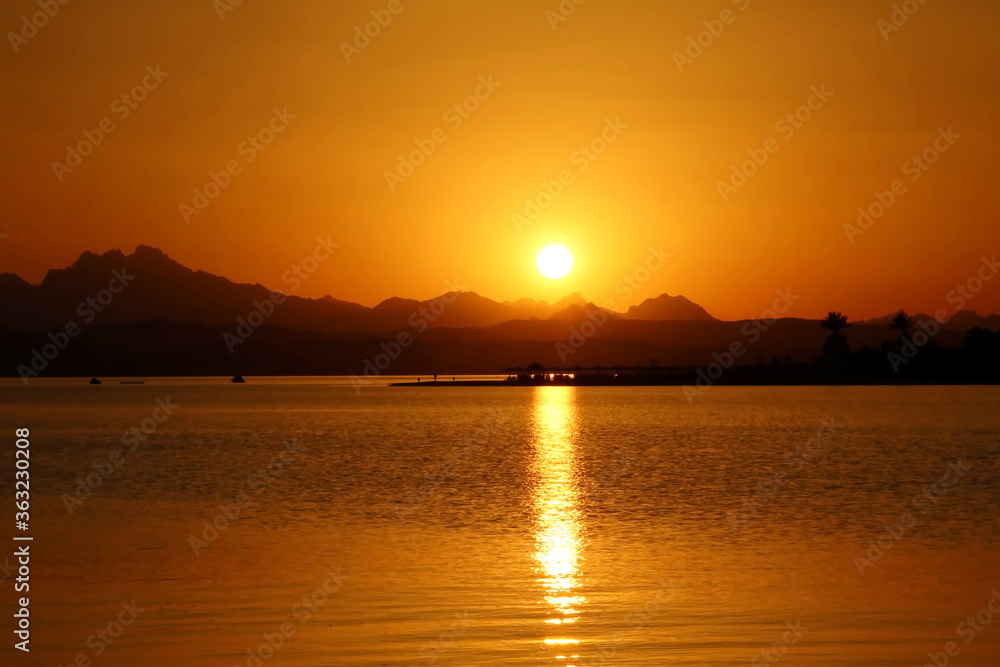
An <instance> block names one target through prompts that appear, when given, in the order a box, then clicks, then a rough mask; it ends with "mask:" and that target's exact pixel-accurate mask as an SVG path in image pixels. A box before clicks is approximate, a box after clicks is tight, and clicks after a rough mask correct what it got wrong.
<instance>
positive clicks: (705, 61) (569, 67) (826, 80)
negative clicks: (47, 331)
mask: <svg viewBox="0 0 1000 667" xmlns="http://www.w3.org/2000/svg"><path fill="white" fill-rule="evenodd" d="M893 4H894V3H893V2H889V1H885V2H881V1H880V2H877V3H865V2H861V1H860V0H850V1H848V2H839V3H835V4H832V3H819V4H816V5H810V6H808V7H805V6H803V5H801V4H796V3H793V2H791V1H790V0H784V1H780V2H773V3H768V4H763V3H756V2H749V1H744V0H739V1H738V2H721V1H720V2H692V3H683V4H681V3H654V2H651V1H649V0H641V1H637V2H635V3H632V4H630V5H629V6H627V7H622V6H619V5H615V4H609V3H596V2H593V3H584V4H582V5H580V6H578V7H577V8H576V10H575V11H574V12H573V13H572V14H571V15H568V16H561V18H562V19H565V20H561V19H553V14H552V12H553V11H554V10H556V11H557V10H558V6H559V3H558V2H555V1H545V0H515V1H513V2H510V3H505V4H504V5H502V6H495V7H493V6H486V5H482V4H477V3H468V2H446V3H431V2H421V3H412V4H411V3H410V2H405V1H404V2H401V4H400V5H399V6H400V7H402V9H401V10H400V12H399V13H398V14H394V15H393V16H392V19H391V21H390V22H389V23H388V24H387V25H386V26H384V27H383V28H381V29H380V30H379V32H378V34H377V35H376V36H375V37H373V38H371V39H370V41H369V43H367V45H365V46H363V48H357V47H352V46H351V44H352V42H353V43H360V42H363V40H361V39H358V38H357V37H356V35H357V33H356V31H355V29H356V28H358V27H359V26H364V25H365V24H366V23H367V22H370V21H371V20H373V19H372V12H373V11H374V12H379V11H381V10H382V9H384V6H385V5H384V3H374V4H373V3H370V2H363V1H354V0H352V1H350V2H341V3H337V4H336V5H335V6H334V5H327V4H325V3H320V2H314V1H307V2H300V3H294V4H291V3H289V4H287V5H282V6H274V5H266V4H263V3H242V4H240V5H238V6H235V7H232V8H231V11H225V12H223V13H221V15H219V14H218V11H217V9H216V7H215V6H214V5H213V3H211V2H208V1H206V0H181V1H179V2H177V3H173V4H171V5H169V6H167V5H160V6H150V7H143V8H141V9H140V8H137V7H135V6H134V5H132V4H130V3H126V2H124V1H123V0H111V1H109V2H106V3H102V5H101V7H100V8H87V9H86V10H84V9H83V5H79V6H78V5H76V4H75V3H69V4H66V5H60V8H59V12H58V14H56V15H55V16H53V17H52V18H51V19H50V20H49V21H48V22H47V24H46V25H45V26H44V27H43V28H41V29H39V30H37V34H35V35H33V36H31V37H30V38H29V39H25V40H24V41H23V43H22V42H19V41H17V40H15V42H16V43H12V44H11V47H12V48H11V50H10V51H8V53H7V56H6V58H7V62H8V67H7V68H6V69H5V73H4V76H5V81H6V82H7V87H8V91H9V92H8V94H9V96H10V98H11V99H17V100H18V101H19V103H18V104H10V105H5V107H4V108H3V110H0V139H2V141H3V144H4V146H5V147H6V150H7V152H8V159H7V160H5V161H4V162H3V165H2V166H0V169H2V171H0V173H2V176H3V178H2V185H0V188H2V190H0V191H2V193H3V195H4V198H5V201H7V202H8V205H7V215H6V216H5V217H6V220H5V223H4V224H3V227H2V228H0V233H4V234H6V237H4V238H3V239H2V241H0V271H9V272H14V273H17V274H18V275H21V276H23V277H24V278H26V279H27V280H29V281H31V282H36V283H37V282H38V281H40V280H41V279H42V277H43V276H44V274H45V272H46V271H47V270H48V269H51V268H56V267H62V266H67V265H69V264H71V263H72V262H73V261H74V259H75V258H76V257H77V256H79V254H80V253H81V252H83V251H88V250H89V251H95V252H104V251H106V250H108V249H111V248H122V249H126V248H132V247H135V246H136V245H138V244H149V245H152V246H155V247H158V248H162V249H163V250H164V251H165V252H166V253H167V254H169V255H170V256H171V257H172V258H174V259H176V260H177V261H179V262H180V263H182V264H184V265H185V266H190V267H193V268H199V269H202V270H205V271H208V272H211V273H214V274H218V275H224V276H226V277H228V278H230V279H232V280H234V281H237V282H247V283H256V282H259V283H262V284H266V285H272V284H278V283H280V280H281V276H282V274H283V273H284V272H285V271H286V270H288V268H289V267H290V266H293V265H294V264H296V263H298V262H300V261H301V260H302V259H303V258H304V257H306V256H308V255H309V254H310V253H311V252H312V249H313V247H314V246H315V244H316V239H317V238H318V237H323V238H326V237H329V238H331V239H332V241H333V242H335V243H338V244H340V247H339V248H338V249H337V251H336V253H335V255H334V256H333V257H332V258H331V259H330V260H329V261H327V262H325V263H323V265H322V266H321V267H320V269H319V271H317V272H316V274H315V275H314V276H313V277H312V279H311V280H310V281H308V282H306V283H304V284H303V285H302V287H301V290H300V291H298V292H297V293H298V294H299V295H300V296H308V297H321V296H323V295H325V294H330V295H332V296H335V297H336V298H339V299H345V300H349V301H354V302H357V303H361V304H367V305H372V304H375V303H378V302H379V301H381V300H383V299H385V298H387V297H389V296H394V295H399V296H407V297H412V298H429V297H432V296H435V295H437V294H440V293H441V292H442V291H443V289H444V285H445V281H447V280H453V279H455V278H456V277H458V278H459V279H460V280H461V281H462V282H463V283H464V284H466V285H468V286H469V289H471V290H473V291H476V292H477V293H479V294H482V295H484V296H488V297H490V298H493V299H497V300H501V301H513V300H516V299H519V298H522V297H529V298H534V299H540V300H546V301H549V302H552V301H554V300H558V299H559V298H561V297H563V296H565V295H566V294H571V293H574V292H580V293H581V294H583V295H584V296H585V298H587V299H588V300H590V301H593V302H595V303H598V304H601V303H603V302H604V301H605V300H607V299H616V300H617V302H616V307H617V309H620V310H625V309H627V308H628V306H630V305H636V304H638V303H640V302H641V301H643V300H644V299H646V298H650V297H654V296H657V295H659V294H661V293H669V294H682V295H684V296H686V297H687V298H689V299H690V300H692V301H693V302H695V303H698V304H699V305H701V306H703V307H704V308H706V309H707V310H708V311H709V312H710V313H712V314H713V315H714V316H716V317H719V318H720V319H726V320H735V319H742V318H752V317H757V316H759V314H760V313H761V311H762V310H763V309H765V308H767V307H768V306H769V305H770V303H771V302H772V301H773V298H774V293H775V290H777V289H786V288H788V289H791V290H793V291H794V292H796V293H797V294H800V295H801V299H800V300H799V301H798V302H797V303H796V304H795V308H794V309H793V310H792V311H791V312H789V316H792V317H806V318H820V317H822V316H823V315H825V314H826V313H827V312H828V311H830V310H839V311H842V312H844V313H846V314H847V315H849V316H850V317H851V318H852V319H866V318H871V317H878V316H882V315H885V314H886V313H890V312H895V311H897V310H898V309H900V308H904V309H906V310H907V311H909V312H913V313H917V312H926V313H933V312H935V311H936V310H938V309H941V308H948V307H949V304H948V302H947V295H948V293H949V292H950V291H951V290H953V289H955V287H956V285H958V284H960V283H963V284H964V283H965V282H966V281H967V280H969V279H970V278H971V277H973V276H975V275H976V272H977V271H978V270H979V269H980V267H981V265H982V262H983V259H982V258H983V257H984V256H985V257H987V258H989V257H992V256H993V253H994V252H995V250H996V249H997V248H996V246H997V245H998V244H997V240H998V239H997V234H996V222H995V221H996V219H997V216H998V214H1000V198H998V194H997V191H996V189H995V188H994V187H993V184H994V183H995V182H996V180H997V176H998V166H997V164H996V160H995V158H994V156H995V153H996V138H995V134H994V130H993V125H992V123H993V119H995V118H996V117H997V116H998V112H1000V99H998V96H1000V93H998V88H997V85H996V82H995V72H994V71H993V65H994V63H995V62H997V60H998V56H1000V45H998V44H997V41H996V39H995V37H994V35H993V32H994V30H993V27H994V26H995V25H997V22H998V19H1000V7H998V6H997V5H996V3H989V2H986V1H985V0H983V1H979V0H968V1H966V2H961V3H951V4H944V3H926V4H923V5H921V6H920V8H919V11H918V12H917V13H915V14H914V15H913V16H911V17H909V18H908V19H907V20H906V22H905V24H903V25H901V26H899V27H898V29H892V30H888V31H887V30H886V29H885V27H884V25H885V24H884V21H885V20H887V19H889V17H890V16H891V15H892V12H893ZM35 9H37V8H36V6H35V4H34V3H21V2H18V3H8V4H6V5H5V6H4V7H3V8H0V25H3V26H6V28H7V31H10V33H11V34H15V33H17V32H18V31H19V30H20V26H22V19H23V17H24V16H25V15H26V13H30V12H31V11H35ZM723 11H730V12H731V16H732V17H734V18H733V19H732V21H730V22H729V23H727V24H725V25H724V27H723V29H722V32H721V34H719V35H718V36H717V37H713V38H712V40H711V42H710V43H709V44H708V46H704V47H697V46H695V47H691V43H692V42H691V41H689V38H690V39H693V38H694V37H695V36H697V35H699V33H701V32H702V31H704V30H706V25H714V26H716V28H717V29H718V25H719V24H718V23H713V22H715V21H716V20H717V19H718V17H719V16H720V12H723ZM729 16H730V15H727V17H729ZM706 22H708V23H706ZM880 22H883V23H881V24H880ZM153 25H155V26H156V30H150V29H149V28H150V26H153ZM476 26H480V27H482V28H483V29H481V30H480V29H476ZM880 26H881V27H880ZM487 28H488V29H487ZM8 39H10V38H8ZM844 44H850V45H851V46H850V48H849V49H844V48H843V45H844ZM345 45H346V46H345ZM355 50H356V51H357V52H355ZM67 54H72V55H71V56H68V55H67ZM685 54H686V55H685ZM691 56H693V57H691ZM688 60H690V62H688ZM11 65H16V67H14V66H11ZM776 73H780V76H776ZM136 86H142V87H143V91H144V92H140V93H139V94H137V95H134V97H135V98H136V99H135V100H133V99H132V96H130V95H131V92H130V91H134V90H135V87H136ZM930 91H933V93H932V92H930ZM123 96H126V97H125V98H123ZM139 97H142V100H141V101H136V100H138V98H139ZM456 105H459V107H458V109H456ZM462 105H465V107H464V108H463V107H462ZM803 105H805V106H803ZM810 107H811V108H810ZM802 109H805V111H802ZM796 113H798V114H799V119H800V120H795V114H796ZM789 114H792V116H791V120H789ZM802 118H805V119H806V120H804V121H802V120H801V119H802ZM104 119H108V123H109V124H106V125H105V127H111V128H112V129H111V130H110V131H109V132H103V131H101V132H99V133H97V134H95V132H97V131H98V129H99V128H100V127H101V123H102V121H103V120H104ZM265 129H267V130H268V132H269V133H270V134H268V132H265V133H264V135H261V134H260V133H261V132H262V131H264V130H265ZM88 136H89V137H100V141H99V142H97V145H95V146H93V148H92V152H91V153H90V154H89V155H87V156H84V157H82V158H81V159H80V160H79V163H78V166H74V167H68V166H67V165H69V164H71V162H72V161H71V157H70V156H69V155H68V152H67V146H78V145H79V144H80V142H84V141H87V137H88ZM260 136H263V137H264V138H265V139H270V141H269V142H267V141H264V142H262V141H258V140H255V139H254V138H259V137H260ZM435 137H436V138H435ZM769 140H773V142H772V143H768V142H769ZM428 141H430V142H431V143H430V144H428ZM588 144H592V145H591V147H590V148H589V149H588V148H586V146H587V145H588ZM421 146H424V147H427V146H431V147H432V150H431V149H427V150H426V152H427V154H426V155H425V156H424V157H423V158H422V159H420V160H419V161H420V162H422V164H421V165H420V166H416V167H413V168H412V173H411V171H410V169H409V168H408V167H403V166H401V164H400V159H401V158H400V156H401V155H405V156H409V155H411V154H412V153H413V152H414V151H418V150H422V149H421V148H420V147H421ZM767 146H770V147H771V148H774V147H775V146H776V147H777V148H775V149H774V150H773V151H771V152H770V153H767V151H765V153H761V151H762V150H764V149H765V147H767ZM935 146H936V147H937V148H933V147H935ZM598 149H600V150H598ZM932 149H933V150H932ZM767 150H769V151H770V150H771V149H770V148H769V149H767ZM927 150H932V153H933V152H934V151H937V154H936V156H935V158H934V161H933V163H932V164H926V165H924V166H926V167H927V168H926V169H924V168H923V167H922V166H918V165H919V164H923V163H922V162H918V161H914V156H918V155H919V154H922V153H924V152H925V151H927ZM765 154H766V160H765V159H764V158H761V157H760V156H761V155H765ZM754 156H757V159H758V160H763V164H760V165H759V166H757V167H752V168H748V169H747V170H748V171H753V172H754V173H752V174H751V175H750V176H748V177H746V179H745V183H743V182H742V181H741V180H740V178H739V177H738V176H736V177H734V176H733V169H734V168H735V167H734V165H741V164H743V163H744V162H745V161H746V160H748V159H751V158H753V157H754ZM918 160H919V158H918ZM229 163H235V164H236V165H237V167H239V171H238V173H234V174H230V175H228V176H221V177H218V176H217V180H221V181H224V182H225V185H224V186H223V187H221V188H219V192H218V193H217V195H216V196H214V197H211V198H208V199H206V201H205V203H206V206H204V207H203V208H202V209H201V210H198V211H197V212H196V213H191V211H190V210H188V211H187V213H185V210H184V206H188V207H189V208H190V207H192V206H193V205H196V204H198V202H197V197H198V195H197V194H195V191H196V190H198V191H200V192H204V191H205V188H206V186H207V185H209V184H211V183H212V176H211V174H213V173H214V174H216V175H218V174H220V173H224V172H225V170H226V168H227V165H228V164H229ZM60 165H61V166H60ZM392 174H395V176H393V175H392ZM401 174H402V175H401ZM561 175H562V176H564V178H563V181H564V183H562V184H560V183H559V179H560V176H561ZM894 182H899V184H900V187H901V188H902V189H901V190H898V191H899V192H901V194H893V193H892V188H893V183H894ZM726 183H728V184H729V185H720V184H726ZM733 183H736V185H732V184H733ZM547 191H548V193H556V194H555V196H552V195H548V196H549V198H550V199H551V203H549V204H548V205H547V206H539V203H541V204H546V203H547V201H548V200H546V199H545V196H546V195H547V194H548V193H547ZM879 198H881V199H882V200H883V201H885V202H888V201H889V200H890V199H891V200H892V203H888V204H887V205H886V206H885V207H884V208H885V211H884V214H883V215H881V216H874V217H873V221H872V223H871V224H870V225H869V226H868V227H867V228H865V229H862V230H860V233H858V232H851V231H850V230H849V229H847V228H845V226H850V225H855V224H857V223H856V221H857V219H858V216H859V214H858V209H859V207H863V208H865V209H869V210H873V211H875V212H877V211H878V207H879V206H881V204H879V201H878V200H879ZM529 202H535V203H534V204H531V203H529ZM532 205H534V206H538V210H537V215H535V211H534V210H533V209H532V208H531V206H532ZM519 220H520V222H519ZM552 243H558V244H562V245H565V246H566V247H567V248H569V249H570V250H571V251H572V253H573V256H574V260H575V264H574V268H573V270H572V271H571V272H570V273H569V274H568V275H567V276H566V277H565V278H561V279H558V280H550V279H547V278H545V277H543V276H541V275H539V273H538V271H536V270H535V266H534V259H535V255H536V253H537V252H538V251H539V249H540V248H541V247H542V246H545V245H547V244H552ZM651 248H654V249H659V248H662V252H664V253H668V254H669V255H670V257H669V260H668V261H666V262H664V263H663V266H662V268H659V269H658V270H656V271H652V272H650V275H649V278H648V281H646V282H643V283H642V284H641V288H640V289H636V290H634V291H633V294H631V295H630V296H629V298H628V299H627V300H626V299H624V298H623V296H622V294H621V293H616V291H615V285H616V284H618V283H619V281H621V280H623V279H624V278H625V277H626V276H631V275H635V272H636V271H637V270H638V269H639V268H640V267H642V266H643V265H644V264H645V263H646V261H647V259H648V257H649V255H650V252H651V250H650V249H651ZM996 282H997V281H992V282H988V283H986V284H985V286H984V288H983V289H982V291H981V292H978V293H977V294H976V295H975V298H974V299H970V300H969V302H968V305H967V306H966V307H968V308H970V309H974V310H976V311H977V312H980V313H991V312H1000V290H998V289H997V285H996Z"/></svg>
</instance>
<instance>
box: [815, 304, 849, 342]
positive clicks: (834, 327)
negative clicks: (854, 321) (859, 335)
mask: <svg viewBox="0 0 1000 667" xmlns="http://www.w3.org/2000/svg"><path fill="white" fill-rule="evenodd" d="M819 326H820V327H821V328H823V329H829V330H830V331H832V332H833V334H832V335H834V336H839V335H840V331H841V329H844V328H846V327H849V326H851V325H850V324H848V323H847V315H843V314H841V313H838V312H837V311H835V310H831V311H830V312H829V313H827V314H826V319H825V320H822V321H821V322H820V323H819Z"/></svg>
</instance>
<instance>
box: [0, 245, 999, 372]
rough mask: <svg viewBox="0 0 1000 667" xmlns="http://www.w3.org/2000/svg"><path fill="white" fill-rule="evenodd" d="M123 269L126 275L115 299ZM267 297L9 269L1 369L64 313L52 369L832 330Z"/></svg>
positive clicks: (881, 327)
mask: <svg viewBox="0 0 1000 667" xmlns="http://www.w3.org/2000/svg"><path fill="white" fill-rule="evenodd" d="M115 272H118V274H119V275H120V276H121V278H120V279H119V280H126V281H127V283H128V284H127V286H126V287H125V288H124V289H120V290H118V291H119V292H120V293H118V294H115V295H114V296H113V297H112V298H111V299H110V301H109V300H107V297H108V296H111V293H110V292H109V291H108V287H109V281H111V280H112V276H113V275H115ZM113 285H114V287H115V289H118V285H117V283H113ZM270 287H276V286H270ZM271 294H272V292H271V291H270V289H269V287H267V286H264V285H259V284H257V285H247V284H239V283H234V282H232V281H230V280H228V279H226V278H223V277H220V276H215V275H212V274H210V273H206V272H204V271H195V270H192V269H189V268H187V267H184V266H182V265H180V264H178V263H177V262H175V261H174V260H172V259H170V258H169V257H168V256H167V255H166V254H164V253H163V252H161V251H160V250H157V249H155V248H151V247H148V246H139V247H138V248H136V250H135V252H134V253H132V254H131V255H125V254H124V253H122V252H121V251H118V250H113V251H110V252H106V253H104V254H101V255H97V254H94V253H84V254H83V255H81V256H80V258H79V259H78V260H77V261H76V262H74V263H73V265H72V266H70V267H67V268H65V269H56V270H52V271H49V272H48V273H47V274H46V276H45V278H44V279H43V280H42V282H41V283H40V284H38V285H33V284H29V283H27V282H25V281H24V280H22V279H21V278H19V277H18V276H16V275H12V274H0V375H5V376H17V368H18V366H19V365H23V364H25V363H28V362H29V360H30V359H31V358H32V356H33V355H34V354H35V353H36V352H37V350H38V349H40V348H41V347H42V346H44V345H45V344H48V343H50V338H49V333H50V332H54V331H60V330H62V329H64V327H65V326H66V323H67V322H70V321H73V322H76V323H77V324H79V325H80V326H81V327H82V328H83V333H82V334H81V335H80V336H79V338H77V339H76V340H75V342H74V343H73V344H72V345H70V346H68V348H67V349H66V350H64V351H62V352H60V353H59V355H58V357H57V358H56V359H54V360H53V361H52V363H51V364H50V365H46V367H45V369H44V373H43V375H46V376H50V377H51V376H57V375H74V374H84V375H108V374H120V375H148V374H152V375H157V374H161V375H172V374H193V375H201V374H215V373H221V374H226V373H230V374H231V373H236V372H239V373H243V374H247V375H250V374H340V373H345V374H351V373H361V372H363V370H364V369H365V363H366V360H370V359H372V358H374V357H375V356H376V355H379V354H380V353H381V352H382V351H383V349H384V347H383V346H384V345H386V343H387V341H390V340H392V339H398V335H399V333H400V332H401V331H403V330H406V331H408V332H410V334H411V335H412V336H413V338H414V341H415V342H413V343H412V345H410V346H408V347H407V348H406V350H405V351H404V352H402V353H401V354H399V355H398V358H396V359H394V360H393V361H392V364H391V367H390V368H389V370H387V371H386V372H387V373H393V374H396V373H442V374H443V373H451V374H459V373H496V372H500V371H501V370H502V369H503V368H506V367H512V366H521V365H527V364H529V363H532V362H539V363H542V364H545V365H546V366H560V365H565V366H576V365H583V366H597V365H604V366H616V365H622V366H626V367H628V366H633V365H647V364H651V362H652V360H656V364H658V365H662V366H671V365H675V366H677V365H679V366H705V365H707V364H711V363H713V362H715V361H717V359H718V358H719V357H718V355H720V354H725V353H726V351H727V350H730V349H732V346H733V345H734V344H735V343H740V344H741V345H742V346H743V347H744V348H745V349H744V351H743V353H741V354H740V355H738V358H736V359H734V363H736V364H738V365H746V364H759V363H764V364H778V365H780V364H786V365H787V364H789V363H790V362H796V363H801V362H810V361H812V360H813V359H815V358H816V357H817V355H818V354H819V353H820V350H821V349H822V347H823V343H824V341H825V340H826V339H827V336H828V335H829V332H828V331H826V330H824V329H822V328H820V326H819V322H818V321H817V320H806V319H799V318H782V319H779V320H776V321H774V322H771V323H769V324H765V323H763V322H757V321H752V320H741V321H736V322H725V321H720V320H717V319H715V318H713V317H712V316H711V315H709V314H708V313H707V312H706V311H705V309H704V308H702V307H700V306H698V305H697V304H695V303H692V302H691V301H689V300H688V299H686V298H684V297H682V296H671V295H667V294H664V295H661V296H659V297H656V298H652V299H647V300H646V301H644V302H643V303H641V304H639V305H638V306H634V307H632V308H630V309H629V310H628V312H626V313H624V314H620V313H613V312H610V311H607V310H605V309H603V308H600V307H598V306H596V305H594V304H593V303H590V302H588V301H586V300H585V299H584V298H583V297H582V296H581V295H579V294H571V295H569V296H567V297H566V298H564V299H561V300H560V301H558V302H556V303H553V304H549V303H547V302H545V301H536V300H534V299H519V300H516V301H509V302H498V301H494V300H492V299H488V298H486V297H483V296H481V295H479V294H476V293H475V292H450V293H448V294H444V295H442V296H441V297H438V298H436V299H429V300H423V301H420V300H416V299H404V298H400V297H393V298H390V299H386V300H385V301H383V302H381V303H379V304H378V305H377V306H375V307H374V308H368V307H366V306H363V305H361V304H357V303H352V302H349V301H343V300H339V299H336V298H334V297H332V296H326V297H323V298H320V299H307V298H303V297H298V296H288V297H287V299H286V300H285V301H284V302H283V303H281V304H280V305H278V306H276V307H273V308H270V307H268V306H267V304H268V303H270V297H271ZM95 298H96V299H104V303H103V304H102V303H101V302H100V301H93V300H94V299H95ZM255 304H256V305H255ZM98 310H100V312H97V311H98ZM261 310H264V311H267V312H266V313H264V314H266V315H268V316H267V317H263V315H261V314H257V315H256V316H255V319H256V320H258V322H257V324H258V325H259V328H255V329H254V330H253V333H252V335H250V336H249V337H248V338H247V339H246V340H245V341H244V342H242V343H240V344H239V345H238V346H235V347H232V348H231V349H229V347H230V346H227V344H226V343H225V342H224V338H223V336H224V335H225V334H230V335H232V333H233V332H234V331H236V330H237V321H238V318H242V319H252V318H251V313H259V312H261ZM890 319H891V316H889V317H886V318H875V319H874V320H872V321H869V322H852V326H851V327H850V328H848V329H847V330H845V332H844V334H845V336H846V339H847V342H848V343H849V345H850V347H851V349H852V350H862V349H867V350H869V351H870V354H873V355H875V357H876V358H875V364H876V365H879V364H882V363H883V362H884V361H885V359H884V357H885V354H886V351H887V350H891V349H897V348H896V346H897V345H898V340H899V333H898V332H896V331H893V330H891V329H890V328H889V326H888V322H889V320H890ZM914 319H915V320H916V321H918V322H923V321H924V320H927V319H929V317H928V316H922V315H917V316H915V317H914ZM244 326H245V325H244ZM976 326H979V327H987V328H992V329H996V328H1000V316H998V315H990V316H981V315H978V314H976V313H974V312H971V311H961V312H959V313H957V314H956V315H955V316H954V318H953V319H952V320H951V321H950V322H949V323H948V324H947V325H946V326H943V327H941V331H940V332H939V333H938V334H937V335H935V336H934V338H933V343H934V346H937V347H939V348H949V349H954V348H958V347H959V346H961V345H962V342H963V340H964V339H965V337H966V332H967V331H968V329H970V328H972V327H976ZM921 356H924V355H923V354H922V355H921ZM930 356H932V355H930Z"/></svg>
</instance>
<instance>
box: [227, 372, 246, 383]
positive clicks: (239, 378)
mask: <svg viewBox="0 0 1000 667" xmlns="http://www.w3.org/2000/svg"><path fill="white" fill-rule="evenodd" d="M230 382H236V383H237V384H245V383H246V380H244V379H243V376H242V375H238V374H237V375H234V376H233V379H232V380H230Z"/></svg>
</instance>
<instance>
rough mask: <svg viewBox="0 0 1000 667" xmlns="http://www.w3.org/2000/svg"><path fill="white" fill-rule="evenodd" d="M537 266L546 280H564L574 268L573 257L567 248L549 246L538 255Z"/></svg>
mask: <svg viewBox="0 0 1000 667" xmlns="http://www.w3.org/2000/svg"><path fill="white" fill-rule="evenodd" d="M535 264H537V265H538V270H539V271H541V272H542V275H543V276H545V277H546V278H553V279H555V278H562V277H563V276H565V275H566V274H567V273H569V272H570V270H572V268H573V255H572V254H570V252H569V250H567V249H566V248H565V246H561V245H548V246H545V247H544V248H542V249H541V251H540V252H539V253H538V258H537V259H536V260H535Z"/></svg>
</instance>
